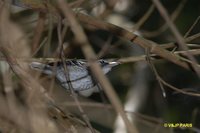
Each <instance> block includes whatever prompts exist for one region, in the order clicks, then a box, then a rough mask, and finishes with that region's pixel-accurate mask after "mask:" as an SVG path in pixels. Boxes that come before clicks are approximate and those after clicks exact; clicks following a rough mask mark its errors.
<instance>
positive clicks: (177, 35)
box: [152, 0, 200, 77]
mask: <svg viewBox="0 0 200 133" xmlns="http://www.w3.org/2000/svg"><path fill="white" fill-rule="evenodd" d="M152 1H153V2H154V4H155V6H156V7H157V9H158V10H159V12H160V14H161V16H162V17H163V18H164V19H165V21H166V22H167V24H168V26H169V28H170V29H171V31H172V33H173V34H174V36H175V38H176V39H177V42H178V44H179V47H180V48H181V49H182V50H185V51H188V50H189V49H188V47H187V45H186V44H185V40H184V38H183V37H182V35H181V34H180V33H179V31H178V30H177V28H176V26H175V25H174V23H173V22H172V21H171V20H170V18H169V16H168V13H167V11H166V9H165V8H164V7H163V5H162V4H161V3H160V1H159V0H152ZM186 56H187V58H188V59H190V60H191V61H193V62H194V63H197V61H196V59H195V58H194V57H193V56H192V55H191V54H189V53H187V54H186ZM192 68H193V69H194V71H195V72H196V73H197V75H198V76H199V77H200V69H199V68H197V67H196V66H195V65H192Z"/></svg>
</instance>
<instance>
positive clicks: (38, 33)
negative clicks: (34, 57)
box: [32, 12, 46, 53]
mask: <svg viewBox="0 0 200 133" xmlns="http://www.w3.org/2000/svg"><path fill="white" fill-rule="evenodd" d="M45 18H46V14H44V13H42V12H40V13H39V19H38V21H37V26H36V28H35V33H34V37H33V41H32V53H35V51H36V49H37V48H38V44H39V42H40V38H41V36H42V32H43V31H44V25H45Z"/></svg>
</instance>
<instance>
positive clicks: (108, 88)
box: [58, 0, 138, 133]
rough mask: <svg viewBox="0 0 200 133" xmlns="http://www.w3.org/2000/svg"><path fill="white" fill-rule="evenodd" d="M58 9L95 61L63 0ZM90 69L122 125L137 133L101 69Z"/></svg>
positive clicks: (86, 52)
mask: <svg viewBox="0 0 200 133" xmlns="http://www.w3.org/2000/svg"><path fill="white" fill-rule="evenodd" d="M58 4H59V8H60V9H61V11H62V12H63V14H64V15H65V18H66V19H67V20H68V22H69V25H70V27H71V29H72V31H73V33H74V34H75V37H76V40H77V41H78V42H79V44H80V46H81V49H82V51H83V53H84V55H85V57H86V59H87V60H89V61H91V60H96V59H97V58H96V54H95V53H94V51H93V49H92V48H91V46H90V44H89V42H88V40H87V37H86V35H85V34H84V31H83V29H82V27H81V26H80V24H79V23H78V22H77V21H76V18H75V16H74V15H73V12H72V11H71V9H70V8H69V6H68V5H67V3H65V2H64V0H58ZM90 68H91V70H92V73H93V74H94V76H95V77H96V79H97V81H98V82H99V83H100V85H101V86H102V88H103V89H104V91H105V93H106V94H107V96H108V98H109V99H110V102H111V103H112V105H113V106H114V108H115V109H116V111H117V112H118V113H119V114H120V116H121V117H122V119H123V120H124V123H125V125H126V127H127V129H128V131H129V132H131V133H137V132H138V131H137V129H136V128H135V127H134V125H133V124H131V123H130V121H129V120H128V118H127V116H126V114H125V112H124V110H123V107H122V105H121V102H120V100H119V98H118V97H117V94H116V92H115V91H114V89H113V87H112V85H111V84H110V82H109V81H108V79H107V78H106V77H105V75H104V74H103V71H102V70H101V67H100V66H99V64H98V63H97V62H94V63H90Z"/></svg>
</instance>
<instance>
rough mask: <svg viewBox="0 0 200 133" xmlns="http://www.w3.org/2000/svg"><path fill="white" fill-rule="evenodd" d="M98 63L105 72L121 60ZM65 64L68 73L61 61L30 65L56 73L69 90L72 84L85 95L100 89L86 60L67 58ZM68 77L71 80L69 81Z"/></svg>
mask: <svg viewBox="0 0 200 133" xmlns="http://www.w3.org/2000/svg"><path fill="white" fill-rule="evenodd" d="M98 63H99V64H100V66H101V67H102V70H103V72H104V74H106V73H108V72H109V71H110V70H111V69H112V68H113V67H114V66H116V65H118V64H119V62H115V61H113V62H110V61H106V60H99V61H98ZM65 65H66V68H67V69H66V72H68V73H67V74H66V72H65V69H64V68H65V66H64V64H63V62H61V61H59V62H56V63H55V62H52V63H48V64H43V63H39V62H32V63H31V64H30V67H31V68H32V69H34V70H38V71H40V72H42V73H45V74H47V75H54V76H55V77H56V79H57V80H58V81H59V83H60V84H61V86H63V87H64V88H65V89H67V90H69V89H70V84H71V87H72V89H73V90H74V91H76V92H78V93H79V94H81V95H83V96H90V95H91V94H92V93H93V92H98V91H99V89H98V87H97V83H96V82H95V81H94V78H93V77H92V76H91V73H90V69H89V65H88V63H87V62H86V61H83V60H67V61H65ZM66 76H68V77H66ZM67 79H68V80H69V81H67Z"/></svg>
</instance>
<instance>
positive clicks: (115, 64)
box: [109, 61, 121, 67]
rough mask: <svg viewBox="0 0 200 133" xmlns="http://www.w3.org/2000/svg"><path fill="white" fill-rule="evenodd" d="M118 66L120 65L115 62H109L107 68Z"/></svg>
mask: <svg viewBox="0 0 200 133" xmlns="http://www.w3.org/2000/svg"><path fill="white" fill-rule="evenodd" d="M119 64H121V63H120V62H116V61H111V62H109V66H110V67H114V66H117V65H119Z"/></svg>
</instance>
